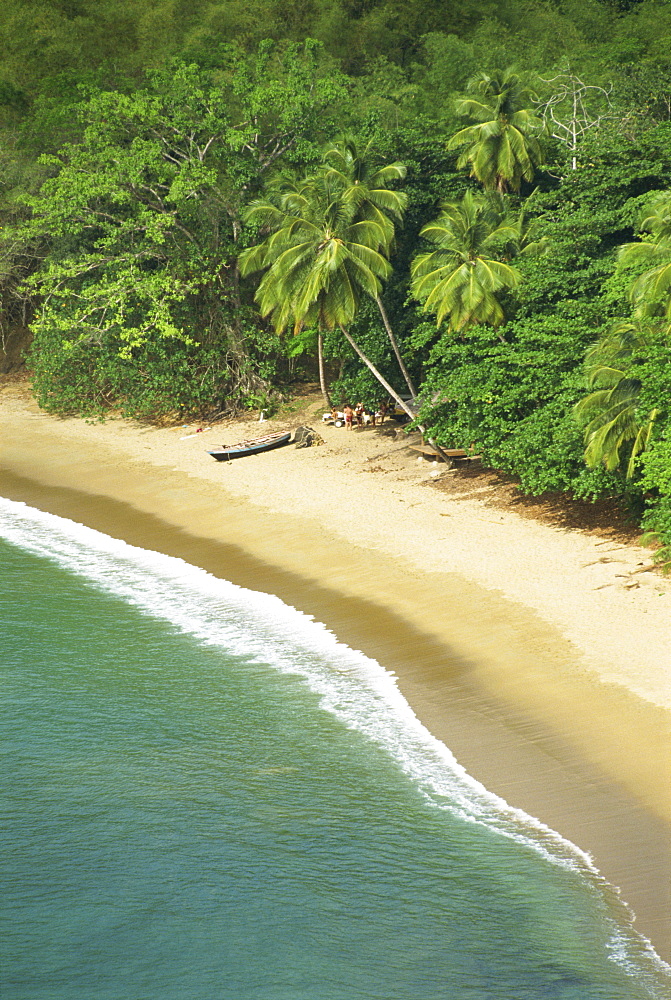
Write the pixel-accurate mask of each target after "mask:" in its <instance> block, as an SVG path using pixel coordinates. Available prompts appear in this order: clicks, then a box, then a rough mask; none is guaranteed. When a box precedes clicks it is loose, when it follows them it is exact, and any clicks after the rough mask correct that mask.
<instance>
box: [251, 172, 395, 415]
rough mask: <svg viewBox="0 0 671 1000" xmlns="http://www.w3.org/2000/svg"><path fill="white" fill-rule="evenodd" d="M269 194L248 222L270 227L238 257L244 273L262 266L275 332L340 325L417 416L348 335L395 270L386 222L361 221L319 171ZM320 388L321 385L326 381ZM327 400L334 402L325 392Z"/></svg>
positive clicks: (261, 298)
mask: <svg viewBox="0 0 671 1000" xmlns="http://www.w3.org/2000/svg"><path fill="white" fill-rule="evenodd" d="M271 197H272V200H270V198H268V199H259V200H257V201H255V202H252V203H251V204H250V205H249V207H248V209H247V211H246V213H245V218H246V221H247V222H252V223H256V224H257V225H259V226H260V227H261V228H263V229H268V230H270V235H269V236H268V237H267V238H266V239H265V240H264V241H263V242H262V243H260V244H258V245H257V246H254V247H250V248H249V249H248V250H245V251H243V253H242V254H241V255H240V268H241V273H242V274H243V275H247V274H251V273H253V272H255V271H264V272H265V273H264V275H263V277H262V279H261V281H260V283H259V287H258V289H257V292H256V300H257V302H258V303H259V306H260V309H261V314H262V315H263V316H269V317H270V318H271V321H272V323H273V326H274V327H275V329H276V330H277V331H278V332H282V331H283V330H286V329H287V327H288V326H289V325H293V327H294V329H295V330H298V329H300V328H302V327H303V326H310V325H314V326H317V327H318V329H319V331H320V334H321V333H322V332H323V331H325V330H333V329H335V328H338V329H339V330H340V331H341V332H342V334H343V336H344V337H345V339H346V340H347V341H348V343H349V344H350V346H351V347H352V348H353V350H354V351H355V352H356V353H357V354H358V356H359V357H360V358H361V360H362V361H363V362H364V364H365V365H366V366H367V367H368V368H369V369H370V371H371V372H372V373H373V375H374V376H375V378H376V379H377V380H378V381H379V382H380V384H381V385H382V386H384V388H385V389H386V391H387V392H388V393H389V395H390V396H391V397H393V398H394V399H395V400H396V402H397V403H398V404H399V406H401V407H402V408H403V409H404V410H405V411H406V412H407V413H408V415H409V416H410V417H412V418H413V419H414V417H415V413H414V411H413V410H412V409H411V408H410V407H409V406H408V404H407V403H406V402H405V401H404V400H403V399H402V398H401V396H400V395H399V394H398V392H397V391H396V390H395V389H394V388H393V387H392V386H391V385H390V384H389V382H387V380H386V379H385V378H384V376H383V375H382V374H381V372H380V371H379V370H378V369H377V368H376V367H375V365H374V364H373V363H372V362H371V361H370V359H369V358H367V357H366V355H365V354H364V353H363V351H362V350H361V348H360V347H359V345H358V344H357V343H356V342H355V340H354V338H353V337H352V335H351V333H350V332H349V329H348V327H349V325H350V324H351V322H352V320H353V319H354V317H355V316H356V313H357V309H358V307H359V303H360V301H361V297H362V296H363V295H368V296H370V297H371V298H373V299H375V298H376V297H377V296H379V294H380V291H381V288H382V280H383V279H385V278H387V277H388V276H389V274H390V272H391V267H390V264H389V262H388V260H387V259H386V257H385V256H384V253H383V251H384V250H385V249H386V247H387V244H388V230H387V228H386V226H385V225H384V224H383V223H382V222H381V221H380V220H379V219H375V218H363V219H362V218H360V214H361V213H360V212H359V206H358V204H357V202H356V200H355V199H353V198H347V197H345V196H344V192H343V187H342V184H341V183H340V182H339V180H338V179H337V178H336V177H335V176H333V175H330V174H329V173H328V172H327V171H322V172H320V173H318V174H316V175H314V176H312V177H308V178H305V179H304V180H302V181H297V182H290V183H284V184H283V185H282V184H280V185H277V186H276V187H275V190H274V191H273V192H271ZM322 391H324V386H323V385H322ZM325 400H326V401H327V405H330V402H329V401H328V396H327V395H325Z"/></svg>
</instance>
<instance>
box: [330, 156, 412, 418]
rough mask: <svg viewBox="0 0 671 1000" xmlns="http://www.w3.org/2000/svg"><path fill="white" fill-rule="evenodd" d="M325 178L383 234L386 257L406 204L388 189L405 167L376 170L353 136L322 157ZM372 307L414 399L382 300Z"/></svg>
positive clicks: (395, 165) (397, 165)
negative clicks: (333, 183) (396, 224)
mask: <svg viewBox="0 0 671 1000" xmlns="http://www.w3.org/2000/svg"><path fill="white" fill-rule="evenodd" d="M324 169H325V172H326V176H327V177H329V178H330V179H332V180H334V181H335V182H336V184H337V185H339V186H340V187H341V188H342V191H343V198H344V199H345V200H347V201H351V202H352V203H353V204H354V205H355V206H356V215H357V218H360V219H369V220H371V221H373V222H375V223H377V224H378V225H379V226H380V229H381V230H382V231H383V232H384V251H385V254H387V255H389V253H390V251H391V248H392V245H393V242H394V237H395V224H394V223H395V221H398V222H400V221H401V220H402V218H403V213H404V211H405V209H406V206H407V204H408V197H407V195H406V194H405V192H403V191H395V190H393V189H391V188H389V187H388V185H389V184H393V183H394V182H395V181H400V180H403V179H404V178H405V176H406V167H405V165H404V164H403V163H399V162H396V163H388V164H385V165H384V166H378V165H376V164H374V162H373V156H372V153H371V143H368V145H367V146H366V147H364V148H363V149H360V148H358V147H357V144H356V141H355V139H354V138H353V137H352V136H346V137H345V138H343V139H341V140H340V141H339V142H336V143H334V144H333V145H331V146H330V147H328V148H327V149H326V151H325V153H324ZM375 303H376V305H377V307H378V310H379V312H380V316H381V317H382V322H383V324H384V328H385V330H386V332H387V336H388V337H389V342H390V344H391V346H392V350H393V352H394V355H395V357H396V360H397V362H398V366H399V368H400V369H401V372H402V373H403V377H404V379H405V382H406V385H407V387H408V390H409V391H410V394H411V395H412V397H413V398H414V397H415V396H416V395H417V390H416V388H415V384H414V382H413V380H412V377H411V375H410V373H409V371H408V369H407V367H406V364H405V361H404V360H403V355H402V354H401V349H400V347H399V344H398V341H397V339H396V337H395V336H394V331H393V330H392V328H391V324H390V322H389V317H388V315H387V311H386V309H385V307H384V303H383V302H382V298H381V296H380V295H379V294H378V295H376V296H375Z"/></svg>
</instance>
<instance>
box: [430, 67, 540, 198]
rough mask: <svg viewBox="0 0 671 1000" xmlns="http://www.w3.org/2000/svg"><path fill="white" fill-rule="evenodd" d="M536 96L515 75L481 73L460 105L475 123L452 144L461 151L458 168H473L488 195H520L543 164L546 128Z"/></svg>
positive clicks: (462, 114)
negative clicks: (535, 106) (536, 107)
mask: <svg viewBox="0 0 671 1000" xmlns="http://www.w3.org/2000/svg"><path fill="white" fill-rule="evenodd" d="M533 102H534V96H533V95H532V94H531V92H530V91H529V89H528V88H527V87H526V86H525V85H524V83H523V82H522V80H521V78H520V77H519V76H518V75H517V73H514V72H513V71H512V70H511V69H506V70H503V71H498V72H493V73H491V74H487V73H480V74H479V75H477V76H475V77H473V78H472V79H471V80H470V81H469V83H468V87H467V94H466V95H465V96H464V97H460V98H459V99H458V100H457V104H456V110H457V114H458V115H459V116H460V117H462V118H467V119H468V120H469V122H470V124H469V125H467V126H466V128H463V129H460V130H459V132H457V133H456V135H453V136H452V138H451V139H450V140H449V142H448V144H447V145H448V149H460V150H461V153H460V155H459V159H458V160H457V166H458V167H459V168H462V167H470V171H471V176H472V177H475V178H476V179H477V180H478V181H480V183H481V184H482V185H483V186H484V187H485V189H486V190H488V191H519V189H520V186H521V184H522V181H523V180H525V181H532V180H533V178H534V173H535V171H536V169H537V168H538V167H539V166H540V164H541V163H542V162H543V148H542V146H541V143H540V141H539V136H540V135H541V133H542V131H543V122H542V121H541V119H540V118H538V116H537V115H536V114H535V112H534V111H533V110H532V108H531V105H533Z"/></svg>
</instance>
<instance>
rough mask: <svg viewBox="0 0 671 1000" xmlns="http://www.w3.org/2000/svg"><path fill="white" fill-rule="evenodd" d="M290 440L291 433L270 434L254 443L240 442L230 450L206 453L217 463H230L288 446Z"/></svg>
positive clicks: (220, 449)
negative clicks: (235, 459)
mask: <svg viewBox="0 0 671 1000" xmlns="http://www.w3.org/2000/svg"><path fill="white" fill-rule="evenodd" d="M290 438H291V431H288V432H287V433H286V434H270V435H267V436H266V437H263V438H257V439H256V440H255V441H242V442H241V443H240V444H236V445H233V446H232V447H230V448H217V449H215V450H213V451H208V455H211V456H212V458H214V459H215V460H216V461H217V462H231V461H232V460H233V459H234V458H245V457H246V456H247V455H260V454H261V453H262V452H264V451H272V450H273V448H281V447H282V445H285V444H288V443H289V439H290Z"/></svg>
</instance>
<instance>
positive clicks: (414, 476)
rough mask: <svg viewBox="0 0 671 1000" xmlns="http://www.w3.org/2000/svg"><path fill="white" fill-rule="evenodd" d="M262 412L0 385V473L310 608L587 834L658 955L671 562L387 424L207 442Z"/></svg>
mask: <svg viewBox="0 0 671 1000" xmlns="http://www.w3.org/2000/svg"><path fill="white" fill-rule="evenodd" d="M318 410H319V407H318V405H315V404H311V406H310V407H309V408H308V411H307V417H308V418H309V421H310V422H311V423H312V424H313V426H316V414H317V412H318ZM305 419H306V413H305V412H301V413H296V414H295V415H293V416H292V417H291V419H290V418H289V417H286V418H285V419H283V420H281V421H276V422H270V423H267V424H265V425H264V427H263V428H262V429H266V428H268V429H274V428H275V427H277V428H282V429H283V428H284V427H287V428H288V427H290V426H295V425H296V424H297V423H299V422H303V421H304V420H305ZM260 429H261V428H259V425H258V423H256V422H254V423H252V422H249V424H247V425H240V424H238V425H236V426H235V427H231V426H226V425H220V426H218V427H216V428H213V429H212V430H205V431H204V432H203V433H196V430H197V428H196V427H195V426H193V427H176V428H175V427H173V428H165V429H159V430H157V429H153V428H151V429H150V428H146V427H142V426H139V425H135V424H133V423H131V422H126V421H110V422H107V423H106V424H102V425H101V424H86V423H85V422H83V421H78V420H56V419H54V418H50V417H47V416H45V415H44V414H42V413H40V412H39V411H38V410H37V408H36V407H35V405H34V404H32V403H30V402H29V401H27V400H26V397H25V393H23V392H22V391H20V390H19V389H15V388H12V387H8V388H6V389H5V390H4V391H3V392H2V393H1V394H0V440H1V441H2V463H1V464H2V467H3V470H4V474H3V475H2V478H1V480H0V494H2V495H4V496H9V497H12V498H14V499H23V500H25V501H26V502H28V503H31V504H33V505H35V506H38V507H41V508H42V509H46V510H50V511H52V512H53V513H56V514H60V515H62V516H67V517H72V518H74V519H75V520H78V521H81V522H83V523H86V524H90V525H91V526H92V527H96V528H99V529H100V530H103V531H106V532H108V533H109V534H113V535H116V536H117V537H123V538H125V539H126V540H128V541H130V542H132V543H133V544H137V545H142V546H145V547H149V548H156V549H159V550H162V551H165V552H168V553H170V554H174V555H179V556H181V557H183V558H185V559H187V560H189V561H190V562H193V563H195V564H198V565H201V566H204V567H205V568H206V569H208V570H209V571H211V572H213V573H215V574H217V575H221V576H223V577H226V578H227V579H231V580H233V581H234V582H236V583H240V584H242V585H244V586H249V587H252V588H254V589H257V590H266V591H270V592H273V593H277V594H278V595H279V596H280V597H281V598H282V599H283V600H285V601H286V602H287V603H290V604H292V605H294V606H296V607H298V608H300V609H301V610H303V611H306V612H307V613H310V614H312V615H314V616H315V617H316V618H317V619H319V620H321V621H324V622H326V623H327V624H328V625H329V626H330V627H331V628H332V629H333V630H334V631H335V632H336V634H337V635H338V636H339V637H340V638H341V639H342V640H343V641H345V642H347V643H349V644H350V645H353V646H355V647H357V648H360V649H363V650H364V652H366V653H368V654H369V655H372V656H375V657H376V658H377V659H378V660H380V662H382V663H383V664H384V665H385V666H386V667H388V668H389V669H391V670H394V671H395V672H396V673H397V675H398V677H399V684H400V687H401V689H402V690H403V692H404V693H405V695H406V697H407V698H408V700H409V701H410V703H411V704H412V706H413V708H414V709H415V711H416V712H417V714H418V715H419V717H420V718H421V719H422V721H424V722H425V723H426V724H427V726H428V727H429V728H430V729H431V731H432V732H434V733H435V735H437V736H439V737H440V738H441V739H443V740H444V741H445V742H446V743H447V744H448V745H449V746H450V748H451V749H452V750H453V751H454V752H455V754H456V756H457V757H458V759H459V760H460V761H461V763H462V764H463V765H464V766H465V767H467V769H468V770H469V771H470V772H471V773H472V774H473V775H474V776H475V777H477V778H479V779H480V780H481V781H483V782H484V784H485V785H487V787H489V788H490V789H491V790H493V791H495V792H498V793H499V794H501V795H503V796H504V797H505V798H506V799H507V800H508V801H509V802H510V803H511V804H513V805H516V806H519V807H521V808H523V809H525V810H526V811H527V812H530V813H532V814H533V815H535V816H537V817H539V818H540V819H542V820H543V821H544V822H546V823H548V824H549V825H550V826H552V827H553V828H555V829H556V830H558V831H559V832H560V833H562V834H563V835H564V836H566V837H568V838H569V839H571V840H573V841H574V842H575V843H577V844H578V845H579V846H580V847H582V848H583V849H585V850H588V851H590V853H591V854H592V855H593V857H594V859H595V861H596V863H597V864H598V866H599V867H600V868H601V870H602V871H603V872H604V874H605V875H606V877H607V878H608V879H609V880H610V881H612V882H613V883H614V884H616V885H619V886H620V887H621V888H622V892H623V897H624V899H625V900H626V901H627V902H628V903H629V904H630V905H631V906H632V908H633V909H634V910H635V912H636V914H637V926H639V928H640V929H641V931H642V932H643V933H645V934H646V935H647V936H649V937H650V938H651V939H652V940H653V942H654V944H655V946H656V948H657V950H658V951H659V952H660V954H663V955H664V956H665V957H667V958H669V957H671V948H670V947H669V939H670V934H669V923H670V916H669V915H670V914H671V907H670V906H669V898H668V874H669V856H668V847H669V832H670V830H671V795H669V788H671V782H670V781H669V777H671V775H670V774H669V762H670V757H669V754H668V749H669V720H670V718H671V690H670V685H669V676H670V674H671V625H670V621H671V617H670V614H669V612H670V611H671V584H670V582H669V581H668V580H663V579H661V578H660V577H659V576H658V575H657V574H656V573H653V572H650V571H646V570H645V567H646V565H647V564H648V562H649V559H648V557H647V554H646V553H645V551H644V550H641V549H640V548H637V547H634V546H627V545H623V544H621V543H619V542H617V541H613V540H609V539H604V538H603V537H600V536H597V535H589V534H585V533H581V532H575V531H568V530H564V529H558V528H553V527H550V526H549V525H547V524H541V523H536V522H534V521H530V520H528V519H524V518H521V517H519V516H518V515H517V514H516V513H514V512H512V511H509V510H498V509H495V508H491V507H488V506H486V505H485V504H483V502H482V500H481V499H479V498H478V496H479V494H478V492H477V489H478V487H477V486H475V487H474V491H473V492H472V494H471V495H468V494H466V495H465V494H464V493H463V492H450V491H449V482H450V480H449V476H450V473H444V474H443V475H441V477H440V480H441V485H442V486H444V487H447V489H441V490H438V489H436V488H435V479H433V478H431V475H430V474H431V472H432V471H433V472H437V471H439V469H436V470H432V469H431V466H430V464H428V463H421V464H418V463H417V460H416V455H415V454H413V453H412V452H410V451H409V449H408V444H407V440H406V439H405V438H390V437H386V436H384V435H382V434H380V433H379V432H375V431H370V430H365V431H362V432H353V433H346V432H345V431H344V430H340V429H336V428H334V427H325V428H321V427H320V428H319V430H320V433H321V434H322V435H323V437H324V438H325V444H324V445H323V446H321V447H317V448H310V449H304V450H296V449H294V448H293V447H290V448H285V449H282V450H279V451H276V452H272V453H268V454H266V455H263V456H258V457H255V458H248V459H244V460H242V461H238V462H233V463H230V464H227V465H222V464H219V463H215V462H214V461H213V460H212V459H211V458H210V457H209V456H208V455H206V454H205V449H206V448H207V447H215V446H217V445H220V444H221V443H222V442H224V441H225V442H227V443H233V442H234V441H235V440H239V439H240V438H242V437H244V436H246V435H248V436H254V435H256V434H258V433H259V431H260ZM641 570H643V572H641Z"/></svg>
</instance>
